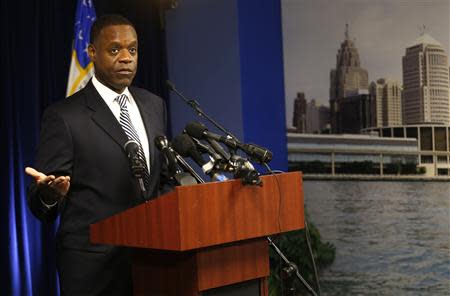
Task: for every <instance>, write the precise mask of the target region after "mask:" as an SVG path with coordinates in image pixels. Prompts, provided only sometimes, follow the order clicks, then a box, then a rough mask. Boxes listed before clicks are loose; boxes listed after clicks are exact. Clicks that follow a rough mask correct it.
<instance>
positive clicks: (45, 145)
mask: <svg viewBox="0 0 450 296" xmlns="http://www.w3.org/2000/svg"><path fill="white" fill-rule="evenodd" d="M72 161H73V145H72V137H71V134H70V130H69V128H68V126H67V124H66V122H65V121H64V120H63V118H62V117H61V115H60V114H59V113H58V112H56V111H55V110H54V109H47V110H46V111H45V113H44V116H43V119H42V125H41V133H40V141H39V145H38V150H37V156H36V162H35V165H34V167H35V168H36V169H37V170H38V171H40V172H42V173H44V174H46V175H50V174H53V175H55V176H71V175H72ZM69 190H70V189H69ZM69 193H70V191H69ZM44 199H45V192H41V190H40V189H39V188H38V187H37V185H36V183H35V182H34V181H33V182H32V184H30V186H29V187H28V194H27V202H28V206H29V208H30V210H31V212H32V213H33V214H34V215H35V216H36V217H37V218H38V219H40V220H42V221H46V222H51V221H53V220H55V219H56V217H57V215H58V209H59V208H60V207H61V204H58V205H57V206H54V207H52V208H50V209H49V208H47V207H46V206H45V205H44V204H43V203H42V200H44ZM63 202H64V201H62V202H60V203H63Z"/></svg>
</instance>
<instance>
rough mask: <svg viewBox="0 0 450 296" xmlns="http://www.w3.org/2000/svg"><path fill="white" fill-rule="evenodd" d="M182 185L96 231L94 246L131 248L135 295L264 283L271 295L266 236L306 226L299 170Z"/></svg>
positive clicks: (261, 287)
mask: <svg viewBox="0 0 450 296" xmlns="http://www.w3.org/2000/svg"><path fill="white" fill-rule="evenodd" d="M261 178H262V181H263V186H262V187H259V186H244V185H242V183H241V181H240V180H229V181H225V182H214V183H206V184H198V185H192V186H179V187H176V188H175V189H174V190H173V191H172V192H170V193H168V194H166V195H163V196H160V197H158V198H157V199H154V200H151V201H149V202H146V203H144V204H141V205H139V206H137V207H134V208H131V209H129V210H126V211H124V212H122V213H119V214H117V215H114V216H112V217H109V218H107V219H105V220H102V221H100V222H98V223H96V224H93V225H91V229H90V230H91V232H90V235H91V241H92V242H93V243H101V244H112V245H120V246H127V247H132V248H134V249H133V289H134V294H135V295H209V294H208V293H210V292H208V290H209V291H214V290H210V289H214V288H218V287H223V286H227V285H232V284H237V283H242V282H246V281H250V280H259V294H260V295H268V287H267V276H268V275H269V250H268V248H269V246H268V243H267V240H266V236H269V235H272V234H276V233H280V232H286V231H292V230H296V229H301V228H303V227H304V207H303V190H302V178H301V174H300V173H298V172H294V173H284V174H278V175H272V176H263V177H261Z"/></svg>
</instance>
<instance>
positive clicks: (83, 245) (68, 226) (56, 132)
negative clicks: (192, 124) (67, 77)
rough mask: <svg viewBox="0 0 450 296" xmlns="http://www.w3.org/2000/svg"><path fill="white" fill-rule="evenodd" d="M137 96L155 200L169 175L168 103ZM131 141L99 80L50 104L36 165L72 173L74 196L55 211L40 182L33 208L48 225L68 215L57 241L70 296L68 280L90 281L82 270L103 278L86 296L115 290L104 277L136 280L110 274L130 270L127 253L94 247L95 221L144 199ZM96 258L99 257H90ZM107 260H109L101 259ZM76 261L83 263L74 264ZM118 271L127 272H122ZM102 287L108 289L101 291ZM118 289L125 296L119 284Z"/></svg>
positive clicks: (139, 92)
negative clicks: (164, 148) (164, 149)
mask: <svg viewBox="0 0 450 296" xmlns="http://www.w3.org/2000/svg"><path fill="white" fill-rule="evenodd" d="M130 92H131V94H132V95H133V98H134V100H135V101H136V103H137V106H138V108H139V111H140V113H141V117H142V119H143V121H144V125H145V128H146V132H147V137H148V140H149V147H150V153H149V154H150V168H151V182H150V189H149V195H148V196H146V197H145V198H146V199H149V198H152V197H155V196H157V195H158V191H159V190H160V183H161V178H160V177H161V175H163V176H164V174H162V173H163V171H162V165H161V164H162V161H161V156H160V153H159V151H158V150H157V149H156V148H155V145H154V143H153V139H154V137H155V136H157V135H164V134H165V123H166V110H165V105H164V102H163V100H162V99H161V98H159V97H157V96H155V95H153V94H151V93H150V92H148V91H146V90H143V89H140V88H133V87H131V88H130ZM127 140H128V139H127V136H126V135H125V133H124V131H123V130H122V128H121V126H120V124H119V123H118V121H117V119H116V118H115V117H114V115H113V113H112V112H111V110H110V109H109V107H108V106H107V105H106V103H105V102H104V101H103V99H102V98H101V97H100V95H99V94H98V92H97V90H96V89H95V87H94V86H93V84H92V82H89V83H88V85H87V86H86V87H85V88H84V89H83V90H81V91H79V92H77V93H76V94H74V95H73V96H71V97H70V98H68V99H64V100H61V101H59V102H57V103H56V104H54V105H52V106H50V107H49V108H47V110H46V111H45V113H44V116H43V120H42V126H41V135H40V143H39V146H38V152H37V158H36V163H35V168H36V169H37V170H39V171H41V172H43V173H45V174H55V175H68V176H71V186H70V190H69V193H68V195H67V197H66V198H64V200H63V201H62V202H61V203H60V204H59V206H58V207H54V208H52V209H50V210H48V209H47V208H46V207H44V206H43V205H42V203H41V201H40V194H41V193H40V192H39V190H38V189H37V187H36V186H35V185H34V184H32V185H30V188H29V194H28V204H29V207H30V209H31V210H32V212H33V213H34V215H36V216H37V217H38V218H40V219H41V220H46V221H52V220H54V219H55V218H56V216H57V214H58V213H60V214H61V220H60V226H59V230H58V237H57V242H58V252H59V254H58V271H59V273H60V281H61V285H62V290H63V292H64V289H63V288H64V287H63V286H64V282H63V281H65V280H67V281H71V282H77V281H78V280H83V281H86V280H89V279H86V278H79V277H77V276H76V275H75V273H77V272H79V273H86V277H89V276H90V277H94V278H96V280H95V281H94V283H93V285H94V284H95V286H96V287H86V289H84V290H83V291H86V293H87V291H96V292H92V293H91V292H89V293H91V294H92V295H96V294H97V292H98V293H105V291H108V287H111V285H114V283H111V281H110V280H108V279H103V277H108V276H109V277H111V276H112V277H113V279H112V281H117V278H116V277H124V276H129V275H127V274H125V275H124V274H118V275H114V274H113V275H108V274H105V273H106V271H104V270H103V269H108V272H109V271H110V270H111V269H112V270H113V271H114V269H121V268H122V269H124V268H125V267H124V266H121V265H120V264H119V263H117V262H116V261H115V260H116V259H117V258H118V257H120V255H116V253H117V252H118V251H117V250H116V249H114V248H112V247H110V246H106V245H91V244H90V242H89V225H90V224H92V223H95V222H97V221H99V220H101V219H103V218H106V217H108V216H111V215H113V214H116V213H118V212H121V211H123V210H125V209H128V208H130V207H133V206H136V205H138V204H139V203H142V202H143V201H144V199H143V197H142V196H141V193H140V189H139V184H138V182H137V180H136V179H135V178H134V177H133V176H132V174H131V170H130V166H129V161H128V158H127V155H126V153H125V151H124V148H123V145H124V144H125V142H126V141H127ZM71 252H72V253H71ZM74 252H76V254H75V253H74ZM80 253H82V254H80ZM119 253H120V252H119ZM94 254H95V255H96V256H97V257H96V258H93V257H92V258H91V257H89V256H90V255H94ZM99 254H100V255H99ZM78 255H80V256H78ZM81 255H83V256H84V257H83V256H81ZM86 255H88V256H86ZM101 255H105V256H103V257H102V258H99V256H101ZM106 257H107V258H106ZM109 257H113V258H109ZM122 259H123V258H122ZM84 261H90V262H84ZM94 261H96V262H98V264H96V263H94V266H92V265H93V262H94ZM119 261H121V262H122V261H123V260H121V259H120V260H119ZM76 263H78V264H76ZM73 264H76V265H78V266H77V267H73V266H70V265H73ZM112 264H119V266H112ZM127 268H128V267H127ZM99 272H100V274H98V273H99ZM118 272H119V273H121V271H120V270H119V271H118ZM62 274H63V275H62ZM103 275H104V276H103ZM99 283H100V285H104V287H97V286H98V285H99ZM66 284H67V283H66ZM76 285H78V286H79V285H89V284H86V283H76ZM74 288H77V287H74ZM67 289H68V290H67V293H66V294H77V293H78V292H74V293H70V292H69V291H70V289H71V288H70V287H68V288H67ZM114 289H115V291H116V292H117V291H118V290H117V287H116V288H114ZM74 291H75V290H74ZM80 291H81V290H80ZM80 293H83V295H84V294H86V293H85V292H80ZM117 295H120V293H119V294H117Z"/></svg>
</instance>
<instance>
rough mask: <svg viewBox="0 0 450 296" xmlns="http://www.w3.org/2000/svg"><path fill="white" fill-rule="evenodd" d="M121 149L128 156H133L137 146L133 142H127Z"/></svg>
mask: <svg viewBox="0 0 450 296" xmlns="http://www.w3.org/2000/svg"><path fill="white" fill-rule="evenodd" d="M123 149H125V152H126V153H127V154H128V155H129V154H130V153H131V154H135V153H137V151H138V149H139V144H138V143H137V142H136V141H135V140H129V141H127V142H126V143H125V144H124V145H123Z"/></svg>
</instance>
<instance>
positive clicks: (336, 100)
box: [330, 25, 368, 133]
mask: <svg viewBox="0 0 450 296" xmlns="http://www.w3.org/2000/svg"><path fill="white" fill-rule="evenodd" d="M367 89H368V73H367V70H365V69H363V68H361V65H360V60H359V54H358V50H357V48H356V47H355V44H354V42H353V41H352V40H350V37H349V32H348V25H346V27H345V40H344V41H343V42H342V43H341V48H340V49H339V51H338V53H337V56H336V69H332V70H331V72H330V116H331V118H330V119H331V130H332V132H333V133H341V132H342V131H341V127H340V124H339V121H338V118H339V115H338V114H339V112H340V101H341V100H343V99H344V98H345V97H349V96H354V95H356V94H360V93H361V91H360V90H366V91H367Z"/></svg>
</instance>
